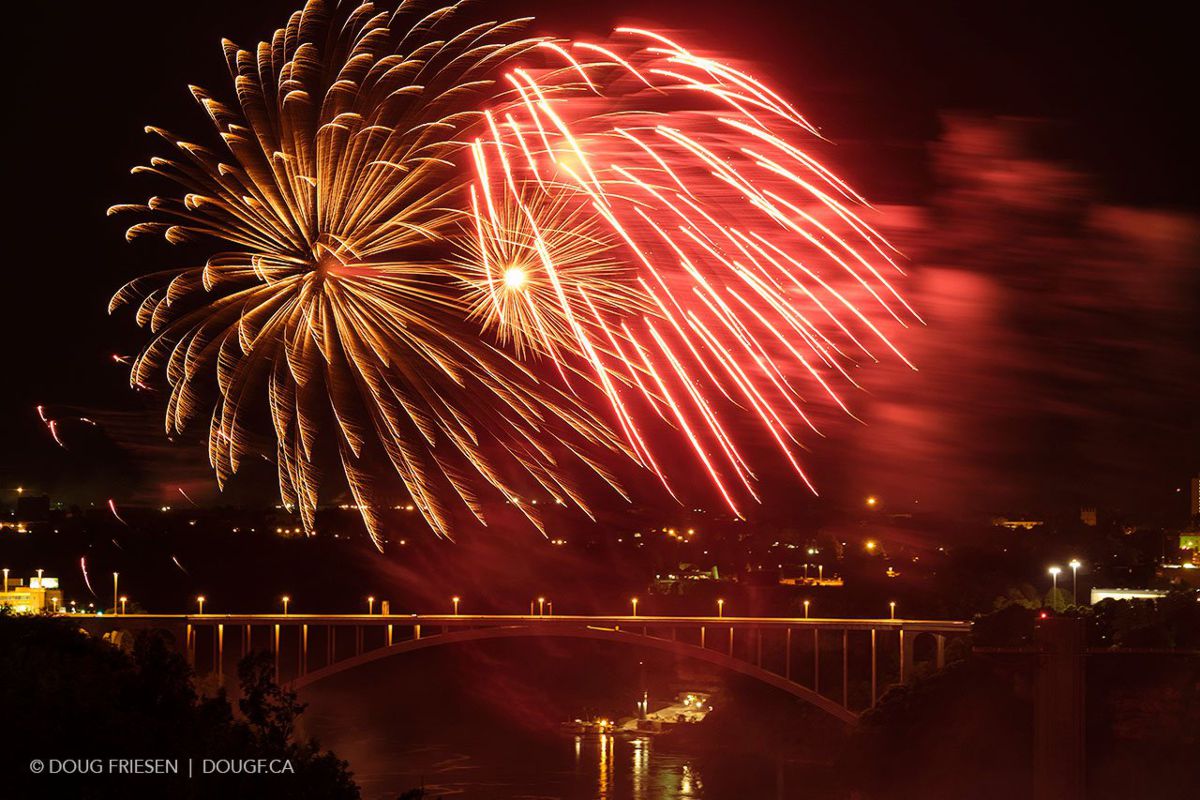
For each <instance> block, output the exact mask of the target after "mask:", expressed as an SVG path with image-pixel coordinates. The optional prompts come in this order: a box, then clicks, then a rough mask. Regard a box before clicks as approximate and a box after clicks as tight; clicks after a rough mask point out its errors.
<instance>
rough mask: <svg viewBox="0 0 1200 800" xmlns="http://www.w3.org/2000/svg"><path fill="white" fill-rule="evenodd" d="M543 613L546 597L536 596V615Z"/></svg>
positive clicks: (544, 611) (542, 614)
mask: <svg viewBox="0 0 1200 800" xmlns="http://www.w3.org/2000/svg"><path fill="white" fill-rule="evenodd" d="M545 613H546V598H544V597H539V598H538V615H539V616H544V615H545Z"/></svg>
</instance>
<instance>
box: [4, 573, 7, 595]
mask: <svg viewBox="0 0 1200 800" xmlns="http://www.w3.org/2000/svg"><path fill="white" fill-rule="evenodd" d="M4 591H6V592H7V591H8V567H5V568H4Z"/></svg>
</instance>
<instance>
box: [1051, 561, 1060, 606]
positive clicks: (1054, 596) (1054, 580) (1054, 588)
mask: <svg viewBox="0 0 1200 800" xmlns="http://www.w3.org/2000/svg"><path fill="white" fill-rule="evenodd" d="M1049 572H1050V580H1051V587H1050V606H1051V607H1052V608H1053V609H1054V610H1055V611H1058V574H1059V573H1060V572H1062V568H1061V567H1051V568H1050V570H1049Z"/></svg>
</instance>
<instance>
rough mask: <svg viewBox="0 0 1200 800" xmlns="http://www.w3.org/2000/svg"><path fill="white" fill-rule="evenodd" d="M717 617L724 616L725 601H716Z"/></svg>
mask: <svg viewBox="0 0 1200 800" xmlns="http://www.w3.org/2000/svg"><path fill="white" fill-rule="evenodd" d="M717 616H718V617H723V616H725V601H724V600H717Z"/></svg>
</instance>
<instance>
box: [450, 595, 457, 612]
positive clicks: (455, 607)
mask: <svg viewBox="0 0 1200 800" xmlns="http://www.w3.org/2000/svg"><path fill="white" fill-rule="evenodd" d="M450 601H451V602H453V603H454V616H456V617H457V616H458V595H454V597H451V598H450Z"/></svg>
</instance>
